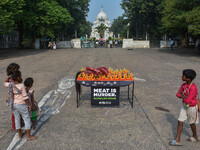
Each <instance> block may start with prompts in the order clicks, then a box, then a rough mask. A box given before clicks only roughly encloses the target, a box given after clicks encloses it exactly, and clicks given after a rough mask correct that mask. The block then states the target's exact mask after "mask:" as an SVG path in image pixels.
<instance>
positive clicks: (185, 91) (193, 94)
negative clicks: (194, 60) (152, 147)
mask: <svg viewBox="0 0 200 150" xmlns="http://www.w3.org/2000/svg"><path fill="white" fill-rule="evenodd" d="M195 77H196V72H195V71H194V70H192V69H185V70H183V76H182V80H183V81H185V83H183V84H182V86H181V88H180V89H179V91H178V92H177V94H176V96H177V97H178V98H180V99H182V102H183V105H182V108H181V110H180V115H179V118H178V127H177V135H176V139H175V140H172V141H170V143H169V144H170V145H172V146H180V145H182V144H181V139H180V137H181V132H182V129H183V122H184V121H186V120H187V119H188V121H189V124H190V127H191V130H192V133H193V135H192V136H191V137H190V138H188V139H187V141H188V142H197V141H198V136H197V131H196V124H198V123H199V119H198V107H197V94H198V91H197V87H196V85H195V84H194V83H193V82H192V81H193V79H194V78H195Z"/></svg>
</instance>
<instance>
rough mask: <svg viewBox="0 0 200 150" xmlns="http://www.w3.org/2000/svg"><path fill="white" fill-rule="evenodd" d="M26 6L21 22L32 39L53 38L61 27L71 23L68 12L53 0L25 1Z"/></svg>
mask: <svg viewBox="0 0 200 150" xmlns="http://www.w3.org/2000/svg"><path fill="white" fill-rule="evenodd" d="M26 4H27V5H26V6H25V8H24V19H23V22H24V26H25V30H26V32H27V33H28V30H29V33H30V32H31V33H32V36H34V37H43V36H49V37H51V38H55V35H56V34H57V32H60V29H61V28H62V26H64V25H67V24H69V23H71V22H72V21H73V19H72V17H71V15H70V14H69V12H68V10H67V9H66V8H63V7H61V6H60V5H59V4H58V3H57V2H56V1H54V0H40V1H31V0H27V3H26ZM30 10H31V11H30ZM30 16H31V17H30Z"/></svg>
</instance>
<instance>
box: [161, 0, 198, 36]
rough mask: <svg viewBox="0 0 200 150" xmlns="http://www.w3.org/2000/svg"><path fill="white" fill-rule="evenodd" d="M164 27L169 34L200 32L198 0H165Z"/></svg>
mask: <svg viewBox="0 0 200 150" xmlns="http://www.w3.org/2000/svg"><path fill="white" fill-rule="evenodd" d="M164 5H165V7H164V10H163V18H162V23H163V28H164V29H165V31H166V32H167V33H169V35H172V36H174V35H177V34H185V33H188V31H189V32H191V33H192V34H193V35H197V34H199V32H200V31H199V29H200V28H199V20H200V16H199V15H200V9H199V6H200V3H199V2H198V1H197V0H190V1H188V0H164Z"/></svg>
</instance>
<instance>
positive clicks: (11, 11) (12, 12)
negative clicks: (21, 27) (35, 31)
mask: <svg viewBox="0 0 200 150" xmlns="http://www.w3.org/2000/svg"><path fill="white" fill-rule="evenodd" d="M24 5H25V3H24V0H1V1H0V14H1V15H0V33H1V34H8V33H10V32H11V31H13V30H14V29H15V28H16V23H15V22H16V21H17V20H18V19H19V18H20V15H21V14H22V12H23V6H24Z"/></svg>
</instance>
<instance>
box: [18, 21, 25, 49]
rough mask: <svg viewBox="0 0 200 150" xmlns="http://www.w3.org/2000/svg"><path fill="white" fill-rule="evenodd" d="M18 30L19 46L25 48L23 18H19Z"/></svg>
mask: <svg viewBox="0 0 200 150" xmlns="http://www.w3.org/2000/svg"><path fill="white" fill-rule="evenodd" d="M18 32H19V39H18V41H19V45H18V47H19V48H23V47H24V43H23V40H24V39H23V22H22V20H18Z"/></svg>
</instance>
